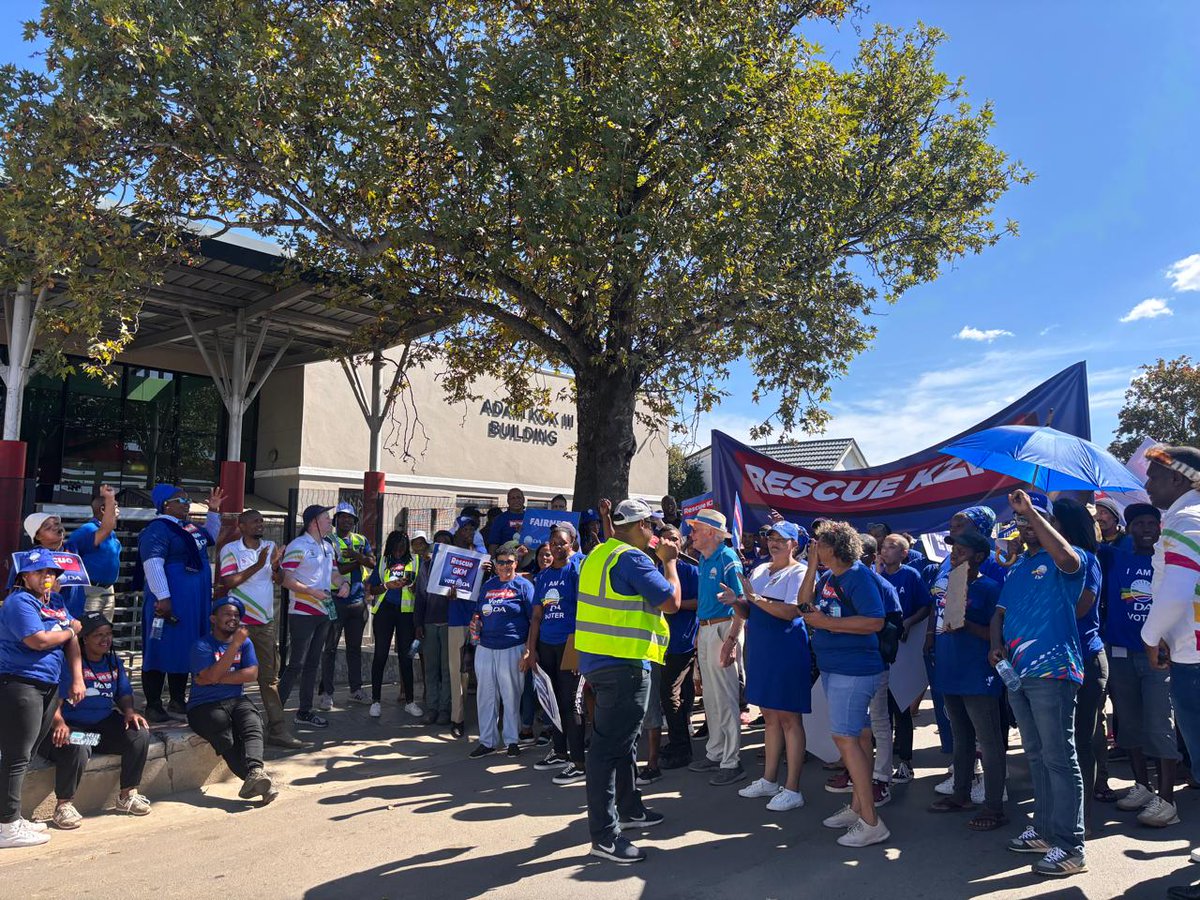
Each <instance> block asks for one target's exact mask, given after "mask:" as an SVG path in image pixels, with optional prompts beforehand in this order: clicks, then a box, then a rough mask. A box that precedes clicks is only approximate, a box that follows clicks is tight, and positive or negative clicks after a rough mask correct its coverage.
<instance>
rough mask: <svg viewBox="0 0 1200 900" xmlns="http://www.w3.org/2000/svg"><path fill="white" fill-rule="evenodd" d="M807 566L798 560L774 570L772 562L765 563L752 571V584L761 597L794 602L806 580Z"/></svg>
mask: <svg viewBox="0 0 1200 900" xmlns="http://www.w3.org/2000/svg"><path fill="white" fill-rule="evenodd" d="M805 568H806V567H805V565H804V563H801V562H797V563H793V564H792V565H790V566H788V567H787V568H785V569H780V570H779V571H778V572H772V571H771V564H770V563H763V564H762V565H761V566H758V567H757V568H756V569H755V570H754V571H753V572H751V573H750V585H751V586H752V587H753V588H754V593H756V594H758V595H759V596H760V597H765V598H767V599H768V600H782V601H783V602H784V603H793V604H794V603H795V602H796V597H797V595H798V594H799V593H800V585H801V583H802V582H803V581H804V572H805Z"/></svg>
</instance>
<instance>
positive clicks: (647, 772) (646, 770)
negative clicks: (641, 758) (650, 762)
mask: <svg viewBox="0 0 1200 900" xmlns="http://www.w3.org/2000/svg"><path fill="white" fill-rule="evenodd" d="M661 778H662V772H660V771H659V770H658V768H653V769H652V768H650V767H649V766H642V767H641V768H640V769H638V774H637V785H638V787H645V786H646V785H648V784H654V782H656V781H658V780H659V779H661Z"/></svg>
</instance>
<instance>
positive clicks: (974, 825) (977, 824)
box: [967, 809, 1008, 831]
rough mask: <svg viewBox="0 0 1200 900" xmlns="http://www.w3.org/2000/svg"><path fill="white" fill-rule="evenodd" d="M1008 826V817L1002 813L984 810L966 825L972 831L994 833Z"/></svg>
mask: <svg viewBox="0 0 1200 900" xmlns="http://www.w3.org/2000/svg"><path fill="white" fill-rule="evenodd" d="M1007 824H1008V816H1006V815H1005V814H1004V813H1002V812H996V811H995V810H991V809H985V810H983V811H982V812H980V813H979V815H977V816H975V817H974V818H972V819H971V821H969V822H968V823H967V827H968V828H970V829H971V830H972V831H995V830H996V829H997V828H1001V827H1003V826H1005V825H1007Z"/></svg>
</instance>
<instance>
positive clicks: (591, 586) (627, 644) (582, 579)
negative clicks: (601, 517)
mask: <svg viewBox="0 0 1200 900" xmlns="http://www.w3.org/2000/svg"><path fill="white" fill-rule="evenodd" d="M641 552H642V551H641V550H638V549H637V548H636V547H634V546H632V545H630V544H626V543H625V542H624V541H618V540H616V539H615V538H610V539H609V540H607V541H605V542H604V543H603V544H601V545H600V546H599V547H597V548H595V549H594V550H593V551H592V552H591V553H589V554H588V555H587V559H585V560H584V561H583V565H582V566H581V567H580V570H579V603H578V607H577V609H576V613H575V649H576V650H578V651H580V652H582V653H595V654H598V655H601V656H612V657H615V658H617V659H648V660H650V662H656V663H662V661H663V658H664V657H665V656H666V654H667V642H668V641H669V640H670V637H671V632H670V629H668V627H667V620H666V618H665V617H664V616H663V614H662V613H660V612H659V611H658V609H657V608H655V607H654V606H653V605H651V604H649V603H647V602H646V601H645V600H644V599H643V598H642V597H640V596H638V595H633V594H620V593H617V591H615V590H614V589H613V587H612V583H611V581H610V578H609V576H610V575H611V573H612V570H613V568H614V567H615V566H616V564H617V561H618V560H619V559H620V558H621V554H623V553H641Z"/></svg>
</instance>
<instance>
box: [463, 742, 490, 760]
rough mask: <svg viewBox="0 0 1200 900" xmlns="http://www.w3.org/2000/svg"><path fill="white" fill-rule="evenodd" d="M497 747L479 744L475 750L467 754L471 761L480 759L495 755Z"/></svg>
mask: <svg viewBox="0 0 1200 900" xmlns="http://www.w3.org/2000/svg"><path fill="white" fill-rule="evenodd" d="M495 752H496V748H495V747H487V746H484V745H483V744H477V745H476V747H475V749H474V750H472V751H471V752H470V753H468V754H467V757H468V758H469V759H479V758H480V757H481V756H487V755H488V754H489V753H495Z"/></svg>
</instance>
